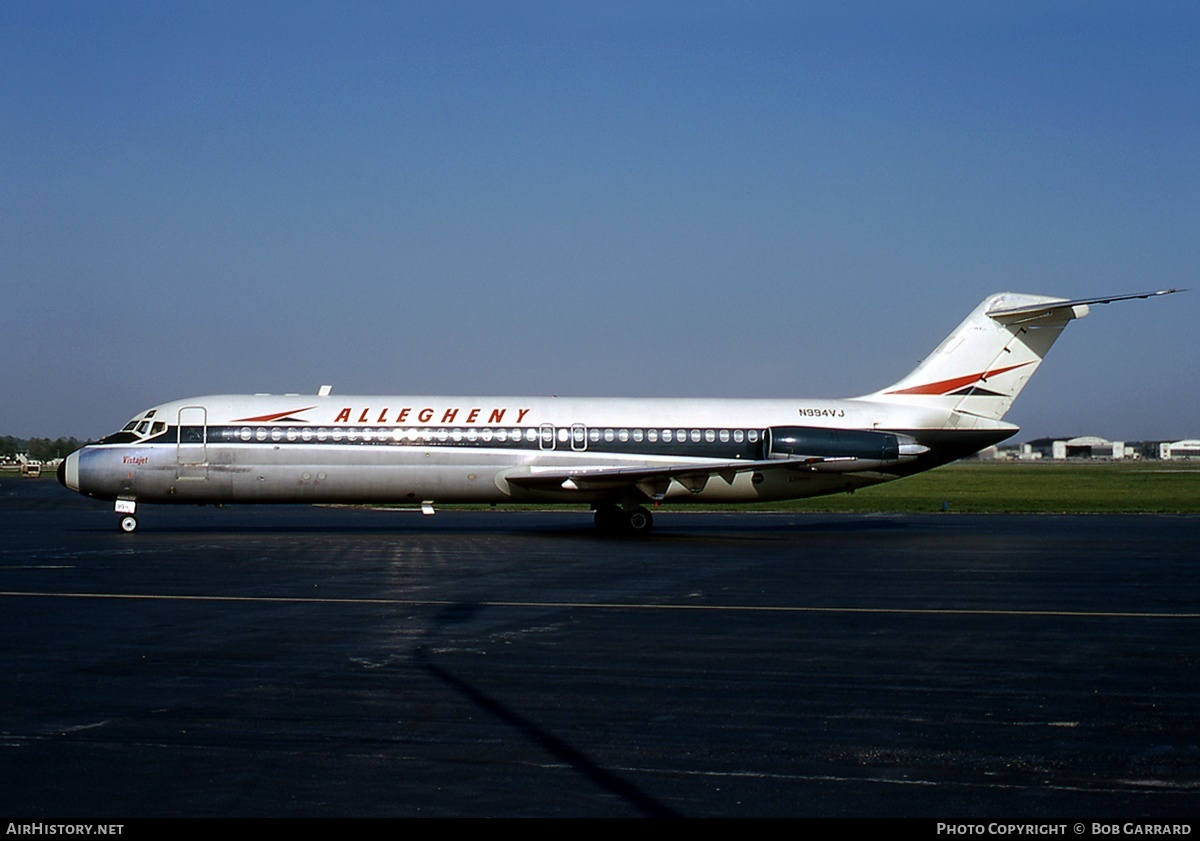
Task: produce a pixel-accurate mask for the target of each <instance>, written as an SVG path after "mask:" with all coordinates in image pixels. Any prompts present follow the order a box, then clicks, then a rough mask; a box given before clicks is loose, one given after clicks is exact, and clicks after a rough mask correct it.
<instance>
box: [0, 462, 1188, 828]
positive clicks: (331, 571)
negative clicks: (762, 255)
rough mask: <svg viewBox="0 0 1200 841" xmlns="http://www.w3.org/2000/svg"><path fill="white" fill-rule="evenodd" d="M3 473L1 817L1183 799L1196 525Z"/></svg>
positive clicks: (996, 807) (1082, 806) (921, 812)
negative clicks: (604, 526)
mask: <svg viewBox="0 0 1200 841" xmlns="http://www.w3.org/2000/svg"><path fill="white" fill-rule="evenodd" d="M141 514H142V530H141V531H140V532H139V533H138V534H136V535H122V534H120V533H118V531H117V529H116V518H115V515H113V514H112V512H111V510H110V507H109V506H108V505H106V504H104V503H99V502H92V501H89V500H85V499H82V498H79V497H76V496H74V495H73V494H71V493H70V492H68V491H66V490H64V489H63V488H61V487H60V486H59V485H58V484H57V483H56V482H54V481H53V479H40V480H22V479H17V478H12V479H10V478H3V479H0V591H3V593H2V595H0V818H3V819H4V820H5V821H8V820H63V819H70V818H73V819H84V818H86V819H131V818H137V817H158V816H170V817H183V816H221V817H246V816H261V817H270V816H291V817H296V816H584V817H587V816H637V815H664V816H670V815H679V816H695V817H702V816H727V817H740V816H795V817H806V816H810V817H839V816H845V817H923V818H933V819H936V820H947V821H961V820H983V819H988V820H1010V821H1011V820H1038V819H1065V820H1078V821H1087V822H1091V821H1112V820H1120V821H1124V820H1149V821H1168V820H1171V819H1191V818H1194V817H1195V815H1196V814H1197V804H1198V803H1200V703H1198V702H1200V641H1198V634H1197V632H1198V630H1200V565H1198V559H1197V551H1196V547H1197V546H1200V518H1196V517H1159V516H1129V517H1117V516H1090V517H1088V516H1082V517H1081V516H1069V517H1067V516H1064V517H1057V516H972V515H958V514H937V513H935V514H929V515H923V516H900V515H886V516H870V515H825V514H754V513H749V512H745V511H739V510H737V509H730V513H728V514H717V515H714V514H698V513H688V512H687V511H686V510H679V509H675V510H670V509H667V510H664V511H663V512H661V513H660V514H659V515H658V516H657V521H656V527H655V533H654V534H653V535H652V536H651V537H650V538H649V539H646V540H619V539H613V538H606V537H603V536H600V535H598V534H596V533H595V532H594V531H593V529H592V526H591V517H590V515H589V514H588V513H587V512H586V511H582V510H581V511H579V512H574V513H560V512H545V513H520V512H505V511H478V512H455V511H443V512H439V513H438V514H437V515H435V516H434V517H423V516H421V515H420V514H417V513H411V512H396V511H389V512H384V511H366V510H350V509H333V508H305V507H295V506H286V507H278V508H253V507H243V508H230V509H222V510H217V509H212V508H172V507H158V508H154V507H149V506H145V507H143V509H142V511H141Z"/></svg>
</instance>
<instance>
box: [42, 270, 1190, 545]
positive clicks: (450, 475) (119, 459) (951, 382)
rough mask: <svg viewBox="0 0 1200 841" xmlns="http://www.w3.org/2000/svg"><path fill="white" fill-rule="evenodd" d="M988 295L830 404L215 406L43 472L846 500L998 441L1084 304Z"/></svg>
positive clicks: (425, 494)
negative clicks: (901, 373) (879, 378)
mask: <svg viewBox="0 0 1200 841" xmlns="http://www.w3.org/2000/svg"><path fill="white" fill-rule="evenodd" d="M1178 291H1182V290H1178V289H1163V290H1160V291H1157V292H1145V293H1139V294H1130V295H1115V296H1108V297H1100V298H1080V299H1074V300H1067V299H1063V298H1054V297H1048V296H1044V295H1029V294H1018V293H1011V292H1005V293H1001V294H996V295H991V296H989V297H988V298H986V299H985V300H984V301H983V302H982V303H980V304H979V306H978V307H976V308H975V309H974V310H973V311H972V312H971V314H970V315H968V316H967V318H966V319H965V320H964V321H963V322H962V323H961V324H960V325H959V326H958V327H957V328H956V329H955V330H954V332H952V333H951V334H950V335H949V336H948V337H946V339H945V340H944V341H943V342H942V343H941V344H940V345H938V347H937V348H936V349H935V350H934V351H933V353H932V354H930V356H929V357H927V358H926V359H925V360H924V361H922V362H921V363H920V364H919V365H918V366H917V367H916V368H915V369H914V370H913V371H912V373H910V374H908V376H906V377H904V378H903V379H901V380H900V381H899V382H896V383H894V384H892V385H890V386H887V387H886V388H883V389H881V390H879V391H876V392H873V393H871V394H866V395H863V396H861V397H852V398H849V399H842V400H810V399H718V400H703V399H632V398H572V397H444V396H349V397H340V396H339V397H335V396H333V394H332V390H331V388H330V387H329V386H322V387H321V389H320V391H319V392H318V394H317V395H316V396H309V397H303V396H300V395H296V394H286V395H216V396H207V397H192V398H187V399H184V400H174V401H171V402H169V403H163V404H160V405H158V406H155V407H153V408H151V409H147V410H145V411H143V412H141V413H139V414H138V415H136V416H135V417H134V418H133V419H132V420H130V421H129V423H127V424H126V425H125V426H124V428H122V429H121V430H120V431H118V432H116V433H113V434H111V435H108V436H105V437H104V438H102V439H101V440H100V441H98V442H96V443H94V444H88V445H86V446H84V447H82V448H81V449H79V450H77V451H76V452H74V453H71V454H70V455H69V456H67V458H66V459H65V460H64V461H63V462H62V464H61V465H60V466H59V468H58V479H59V481H60V482H61V483H62V484H63V485H64V486H66V487H67V488H69V489H70V490H72V491H77V492H78V493H80V494H83V495H84V496H89V497H93V498H96V499H102V500H109V501H112V502H113V503H114V510H115V512H116V513H117V514H118V515H119V519H118V525H119V528H120V530H121V531H122V532H126V533H132V532H135V531H137V529H138V516H137V512H138V505H139V503H143V502H145V503H189V504H225V503H359V504H386V503H391V504H396V503H410V504H413V505H416V504H418V503H419V504H420V506H421V510H422V511H423V512H425V513H426V514H432V513H433V512H434V507H433V506H434V505H435V504H440V503H507V502H511V503H558V504H562V503H581V504H586V505H588V506H590V507H591V508H592V510H593V511H594V518H595V523H596V526H597V528H599V529H600V530H602V531H604V532H609V533H620V534H626V535H641V534H645V533H648V532H649V531H650V529H651V527H652V525H653V521H654V518H653V514H652V513H651V510H650V509H649V508H647V507H646V506H647V505H652V506H654V507H657V506H659V505H660V504H662V503H664V502H671V503H674V502H698V503H726V502H731V503H733V502H758V501H774V500H787V499H802V498H806V497H813V496H820V495H824V494H833V493H841V492H847V491H854V490H857V489H858V488H863V487H867V486H870V485H875V484H879V483H882V482H888V481H891V480H894V479H899V478H902V477H904V476H910V475H912V474H914V473H920V472H922V471H925V470H929V469H931V468H934V467H937V466H939V465H943V464H946V463H948V462H951V461H954V460H956V459H959V458H962V457H964V456H967V455H970V454H972V453H975V452H978V451H979V450H981V449H984V448H985V447H988V446H991V445H993V444H996V443H999V442H1000V441H1003V440H1004V439H1006V438H1009V437H1010V436H1012V435H1014V434H1015V433H1016V432H1017V431H1018V427H1016V426H1014V425H1013V424H1010V423H1005V422H1004V421H1003V420H1002V419H1003V417H1004V415H1005V413H1006V412H1007V411H1008V410H1009V408H1010V407H1011V406H1012V403H1013V400H1014V399H1015V398H1016V397H1017V395H1018V394H1019V393H1020V391H1021V389H1022V388H1024V386H1025V384H1026V383H1027V382H1029V379H1030V377H1031V376H1032V375H1033V373H1034V371H1036V370H1037V367H1038V365H1039V364H1040V363H1041V361H1042V358H1043V357H1044V356H1045V355H1046V352H1047V351H1048V350H1049V349H1050V346H1051V345H1052V344H1054V341H1055V340H1056V339H1057V338H1058V336H1059V334H1060V333H1061V332H1062V331H1063V328H1065V327H1066V325H1067V324H1068V323H1069V322H1070V321H1072V320H1073V319H1077V318H1082V317H1084V316H1086V315H1087V314H1088V312H1089V307H1090V306H1091V305H1093V304H1106V303H1111V302H1113V301H1123V300H1129V299H1133V298H1151V297H1157V296H1161V295H1169V294H1172V293H1174V292H1178Z"/></svg>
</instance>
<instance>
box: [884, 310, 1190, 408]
mask: <svg viewBox="0 0 1200 841" xmlns="http://www.w3.org/2000/svg"><path fill="white" fill-rule="evenodd" d="M1178 291H1180V290H1178V289H1164V290H1162V291H1160V292H1146V293H1141V294H1137V295H1116V296H1111V297H1107V298H1080V299H1076V300H1066V299H1065V298H1049V297H1046V296H1044V295H1024V294H1016V293H1012V292H1004V293H1002V294H999V295H992V296H991V297H989V298H987V299H986V300H984V301H983V303H981V304H980V305H979V306H978V307H976V308H975V310H974V311H973V312H972V313H971V314H970V315H969V316H967V318H966V320H964V321H963V323H962V324H960V325H958V327H957V328H956V329H955V330H954V332H953V333H951V334H950V335H949V336H947V337H946V339H945V340H944V341H943V342H942V343H941V344H940V345H938V347H937V349H936V350H935V351H934V352H933V353H932V354H930V355H929V357H927V358H926V359H925V360H924V361H923V362H922V363H921V364H920V365H918V366H917V367H916V370H914V371H913V372H912V373H911V374H909V375H908V376H907V377H905V378H904V379H902V380H900V381H899V382H898V383H895V384H894V385H890V386H888V387H887V388H885V389H882V390H881V391H877V392H875V393H874V394H869V395H865V396H864V398H863V399H865V400H872V401H875V402H881V403H899V404H904V405H910V406H919V407H923V408H929V409H938V410H945V411H946V412H947V415H948V416H953V415H955V414H957V415H971V416H975V417H977V418H985V419H988V420H996V421H998V420H1000V419H1001V418H1003V417H1004V415H1005V413H1006V412H1008V410H1009V408H1010V407H1011V406H1012V404H1013V401H1014V400H1015V399H1016V398H1017V395H1018V394H1020V393H1021V389H1023V388H1024V387H1025V384H1026V383H1027V382H1029V378H1030V377H1032V376H1033V372H1034V371H1036V370H1037V367H1038V365H1040V364H1041V362H1042V359H1043V358H1044V357H1045V355H1046V353H1047V351H1049V350H1050V346H1051V345H1053V344H1054V342H1055V340H1056V339H1057V338H1058V336H1059V334H1060V333H1062V331H1063V328H1064V327H1066V326H1067V324H1068V322H1070V321H1071V320H1072V319H1075V318H1083V317H1084V316H1086V315H1087V314H1088V305H1089V304H1107V303H1109V302H1110V301H1120V300H1125V299H1128V298H1149V297H1152V296H1155V295H1168V294H1170V293H1172V292H1178Z"/></svg>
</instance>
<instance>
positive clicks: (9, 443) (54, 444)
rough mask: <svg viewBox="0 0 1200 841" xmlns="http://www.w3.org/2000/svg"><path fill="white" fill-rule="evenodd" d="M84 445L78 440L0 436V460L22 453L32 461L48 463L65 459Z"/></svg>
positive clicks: (12, 457)
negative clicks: (57, 459) (52, 460)
mask: <svg viewBox="0 0 1200 841" xmlns="http://www.w3.org/2000/svg"><path fill="white" fill-rule="evenodd" d="M86 443H87V442H86V441H80V440H79V439H78V438H14V437H13V436H12V435H0V458H2V459H10V460H11V459H15V458H16V457H17V454H18V453H24V454H25V455H27V456H29V458H31V459H33V460H34V461H50V460H51V459H56V458H65V457H66V456H68V455H70V454H71V453H73V452H75V451H76V450H78V449H79V448H80V447H82V446H83V445H84V444H86Z"/></svg>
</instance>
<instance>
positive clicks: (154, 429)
mask: <svg viewBox="0 0 1200 841" xmlns="http://www.w3.org/2000/svg"><path fill="white" fill-rule="evenodd" d="M166 431H167V424H166V422H165V421H155V422H154V423H153V424H151V426H150V434H151V435H162V434H163V433H164V432H166Z"/></svg>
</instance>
